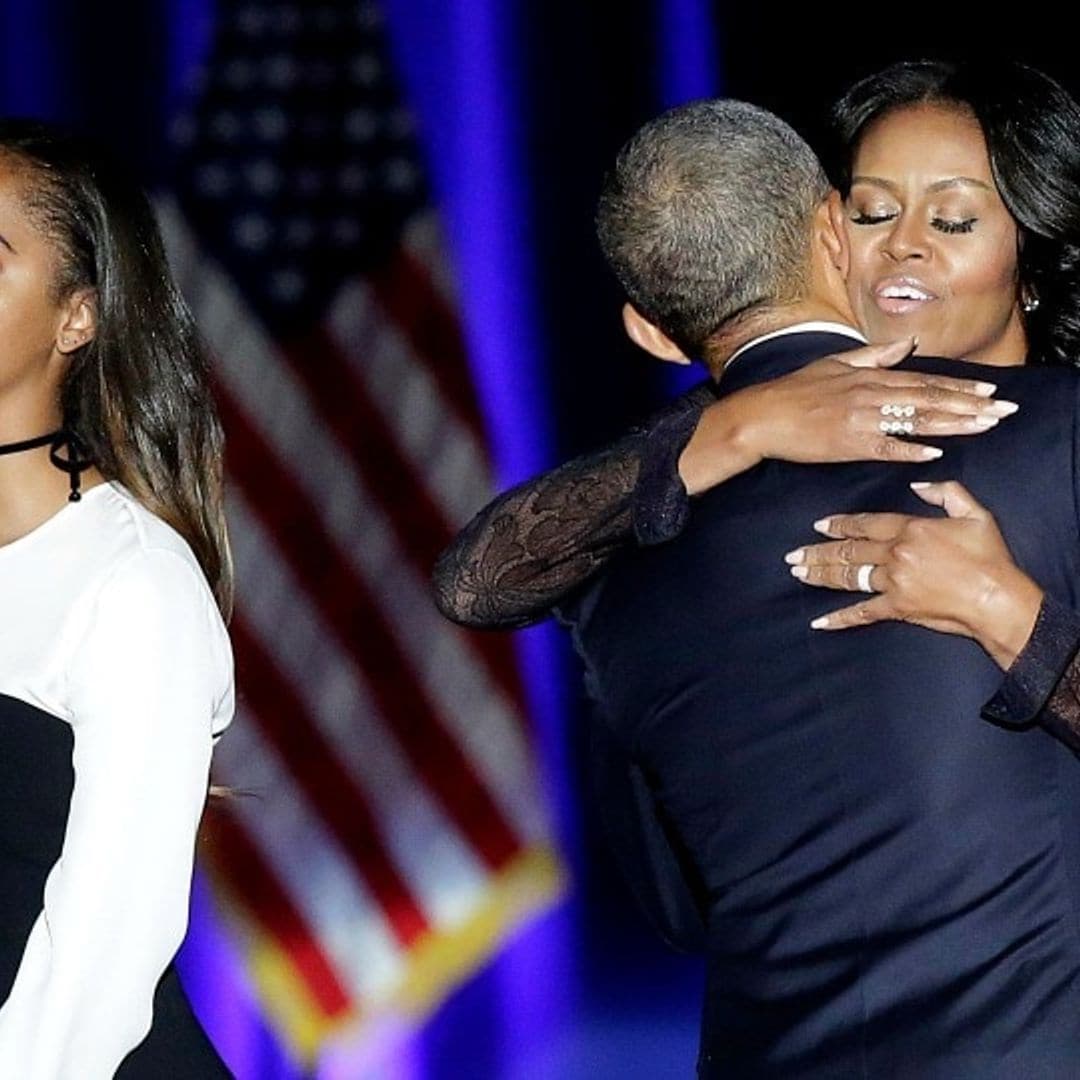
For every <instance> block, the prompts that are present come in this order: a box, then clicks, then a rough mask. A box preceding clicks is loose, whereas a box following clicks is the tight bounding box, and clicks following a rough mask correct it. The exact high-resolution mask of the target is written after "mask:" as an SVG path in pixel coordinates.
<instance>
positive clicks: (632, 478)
mask: <svg viewBox="0 0 1080 1080" xmlns="http://www.w3.org/2000/svg"><path fill="white" fill-rule="evenodd" d="M712 400H714V399H713V393H712V389H711V385H710V384H702V385H701V386H699V387H695V388H694V389H693V390H691V391H689V392H688V393H687V394H684V395H683V396H682V397H680V398H677V399H676V400H675V401H673V402H671V404H670V405H668V406H667V407H666V408H665V409H663V410H662V411H661V412H659V413H657V414H656V415H655V416H654V417H653V418H652V419H651V420H650V421H649V423H648V424H647V425H645V426H644V427H643V428H640V429H637V430H635V431H632V432H631V433H630V434H629V435H627V436H625V437H624V438H622V439H620V440H619V441H618V442H616V443H615V444H614V445H612V446H610V447H608V448H607V449H605V450H601V451H599V452H597V453H594V454H586V455H585V456H583V457H580V458H576V459H575V460H573V461H570V462H568V463H567V464H565V465H562V466H560V467H559V468H557V469H554V470H552V471H551V472H548V473H545V474H544V475H543V476H540V477H537V478H536V479H535V480H530V481H527V482H526V483H524V484H519V485H518V486H517V487H515V488H512V489H511V490H510V491H508V492H506V494H504V495H501V496H499V498H497V499H495V500H494V501H493V502H491V503H489V504H488V505H487V506H486V507H485V508H484V509H483V510H481V511H480V513H479V514H477V515H476V517H475V518H473V520H472V521H471V522H469V524H468V525H467V526H466V527H465V529H464V530H463V531H462V532H461V533H460V535H459V536H458V537H457V539H456V540H455V541H454V542H453V543H452V544H451V545H450V547H448V548H447V549H446V550H445V551H444V552H443V553H442V555H441V556H440V557H439V560H438V562H437V563H436V564H435V569H434V572H433V584H434V588H435V601H436V604H437V605H438V607H439V610H440V611H441V612H442V613H443V614H444V615H445V616H446V617H447V618H449V619H453V620H454V621H455V622H458V623H462V624H463V625H465V626H474V627H489V628H501V629H512V628H515V627H521V626H528V625H529V624H530V623H534V622H537V621H539V620H540V619H543V618H545V617H547V616H548V615H550V614H551V609H552V607H554V606H555V605H556V604H557V603H558V602H559V601H560V600H562V599H565V598H566V597H567V596H568V595H569V594H570V593H571V592H573V591H574V590H575V589H576V588H578V587H579V586H580V585H582V584H583V583H584V582H586V581H587V580H588V579H589V578H590V577H592V575H593V574H595V573H596V572H597V571H598V570H600V569H601V568H602V567H603V566H604V565H605V564H606V563H607V562H608V560H609V559H610V558H611V557H612V555H614V554H615V553H616V552H617V551H619V550H620V549H621V548H623V547H625V546H626V545H627V544H629V543H632V542H634V540H635V539H638V540H639V541H640V542H644V543H659V542H662V541H663V540H666V539H670V538H671V537H673V536H675V535H677V534H678V531H679V530H680V529H681V528H682V524H683V522H684V521H685V517H686V510H687V496H686V490H685V488H684V487H683V485H682V482H681V481H680V479H679V475H678V458H679V455H680V454H681V453H682V449H683V447H684V446H685V445H686V443H687V441H688V440H689V438H690V435H691V434H692V433H693V430H694V428H695V427H696V426H697V422H698V419H699V418H700V416H701V409H702V408H703V407H704V405H705V404H707V403H708V402H709V401H712Z"/></svg>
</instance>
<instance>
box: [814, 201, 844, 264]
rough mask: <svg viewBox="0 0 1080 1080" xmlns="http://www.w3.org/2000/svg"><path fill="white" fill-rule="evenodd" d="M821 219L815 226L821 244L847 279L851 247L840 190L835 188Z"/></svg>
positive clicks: (822, 211) (821, 212)
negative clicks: (849, 245)
mask: <svg viewBox="0 0 1080 1080" xmlns="http://www.w3.org/2000/svg"><path fill="white" fill-rule="evenodd" d="M819 218H820V220H819V221H818V222H816V223H815V227H816V228H817V229H819V230H820V232H819V235H820V237H821V244H822V246H823V247H824V248H825V251H826V253H827V254H828V257H829V262H831V263H832V265H833V267H834V268H835V269H836V270H838V271H839V273H840V275H841V277H843V278H844V280H845V281H846V280H847V276H848V270H849V269H850V268H851V249H850V248H849V247H848V238H847V228H846V220H847V216H846V215H845V213H844V200H843V199H842V198H841V197H840V192H839V191H836V190H835V189H833V190H832V191H830V192H829V197H828V198H827V199H826V200H825V202H824V203H823V204H822V207H821V209H820V210H819Z"/></svg>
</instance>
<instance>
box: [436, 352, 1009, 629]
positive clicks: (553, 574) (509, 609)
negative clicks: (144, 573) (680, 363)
mask: <svg viewBox="0 0 1080 1080" xmlns="http://www.w3.org/2000/svg"><path fill="white" fill-rule="evenodd" d="M909 351H910V342H909V341H903V342H899V343H893V344H891V345H887V346H871V347H867V348H863V349H857V350H854V351H852V352H849V353H844V354H842V355H840V356H837V357H826V358H824V359H822V360H818V361H815V362H814V363H812V364H808V365H807V366H806V367H804V368H802V369H801V370H799V371H797V372H795V373H793V374H791V375H786V376H784V377H783V378H780V379H776V380H775V381H773V382H771V383H762V384H759V385H757V386H751V387H747V388H745V389H743V390H740V391H738V392H736V393H733V394H730V395H728V396H726V397H724V398H722V399H721V400H719V401H717V400H715V398H714V396H713V391H712V387H711V385H710V384H702V385H700V386H698V387H696V388H695V389H694V390H692V391H690V392H689V393H688V394H686V395H684V396H683V397H681V398H679V399H677V400H676V401H674V402H672V403H671V404H670V405H669V406H668V407H667V408H666V409H664V410H663V411H661V412H660V413H658V414H657V415H656V416H655V417H653V419H652V420H651V421H650V422H649V423H648V424H647V425H646V426H645V427H643V428H641V429H639V430H636V431H633V432H631V433H630V434H629V435H627V436H625V437H624V438H623V439H621V440H620V441H619V442H617V443H615V444H614V445H613V446H612V447H610V448H608V449H606V450H602V451H600V452H598V453H596V454H592V455H586V456H585V457H581V458H577V459H576V460H574V461H571V462H569V463H568V464H566V465H563V466H561V467H560V468H558V469H555V470H553V471H552V472H549V473H545V474H544V475H543V476H541V477H539V478H537V479H535V480H531V481H528V482H526V483H524V484H521V485H519V486H518V487H515V488H513V489H512V490H510V491H508V492H507V493H506V494H504V495H502V496H500V497H499V498H497V499H496V500H495V501H494V502H492V503H490V504H489V505H488V506H487V507H485V508H484V509H483V510H481V511H480V513H479V514H478V515H477V516H476V517H475V518H474V519H473V520H472V521H471V522H470V523H469V524H468V525H467V526H466V528H465V529H464V531H463V532H462V533H461V534H460V535H459V536H458V537H457V539H456V540H455V541H454V542H453V543H452V544H451V545H450V547H449V548H447V549H446V551H445V552H443V554H442V555H441V556H440V558H439V561H438V562H437V564H436V566H435V571H434V585H435V598H436V603H437V605H438V607H439V610H440V611H441V612H442V613H443V614H444V615H446V616H447V618H450V619H453V620H454V621H455V622H459V623H462V624H464V625H467V626H476V627H502V628H510V627H518V626H526V625H528V624H529V623H531V622H535V621H537V620H538V619H542V618H545V617H546V616H547V615H548V614H549V613H550V610H551V608H552V607H553V606H554V605H555V604H556V603H558V602H559V601H560V600H561V599H563V598H565V596H566V595H567V594H569V593H570V592H572V591H573V590H574V589H575V588H577V587H578V586H579V585H581V584H583V583H584V582H585V581H586V580H588V578H590V577H591V576H592V575H593V574H594V573H596V571H598V570H599V569H600V568H601V567H603V565H604V564H605V563H606V562H607V561H608V559H610V558H611V557H612V555H614V554H615V553H616V552H617V551H618V550H620V549H621V548H624V547H626V546H627V545H629V544H632V543H635V542H636V543H638V544H657V543H663V542H666V541H667V540H670V539H672V538H674V537H675V536H677V535H678V534H679V533H680V532H681V530H682V527H683V525H684V523H685V520H686V515H687V512H688V509H689V497H690V496H693V495H697V494H700V493H701V492H703V491H706V490H708V489H710V488H712V487H715V486H716V485H718V484H721V483H723V482H724V481H725V480H727V479H730V478H731V477H732V476H735V475H737V474H738V473H741V472H744V471H746V470H747V469H749V468H752V467H753V466H754V465H756V464H757V463H758V462H759V461H761V460H762V459H763V458H766V457H775V458H783V459H785V460H789V461H803V462H810V461H814V462H824V461H862V460H889V461H896V462H918V461H925V460H926V459H927V458H928V457H931V456H937V455H938V454H939V453H940V451H938V450H934V449H933V448H930V447H926V446H923V445H922V444H920V443H918V442H914V441H911V440H901V439H896V438H892V437H890V436H887V435H884V434H882V431H881V429H880V423H881V420H882V415H881V411H880V410H881V406H882V405H883V404H885V403H887V402H890V401H892V400H895V399H898V398H899V399H902V400H903V401H904V402H905V403H909V404H913V405H914V406H916V408H917V409H918V415H917V418H916V432H917V433H919V434H926V435H959V434H977V433H978V432H980V431H985V430H987V429H988V428H989V427H991V426H993V424H995V423H997V421H998V419H999V418H1001V417H1003V416H1006V415H1008V414H1009V411H1010V407H1009V406H1008V405H1007V403H1004V402H995V401H993V400H992V399H991V398H990V396H989V395H990V394H991V393H992V392H993V386H992V385H990V384H986V383H974V382H970V381H967V380H961V379H951V378H946V377H944V376H931V375H923V374H921V373H918V372H902V371H888V370H883V369H884V368H886V367H888V366H891V365H893V364H896V363H898V362H899V361H900V360H901V359H903V357H904V356H905V355H907V353H908V352H909Z"/></svg>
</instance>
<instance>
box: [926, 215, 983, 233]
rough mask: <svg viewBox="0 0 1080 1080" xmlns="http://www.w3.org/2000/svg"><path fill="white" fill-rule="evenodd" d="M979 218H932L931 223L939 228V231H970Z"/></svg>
mask: <svg viewBox="0 0 1080 1080" xmlns="http://www.w3.org/2000/svg"><path fill="white" fill-rule="evenodd" d="M978 220H979V219H978V218H975V217H969V218H960V219H956V218H939V217H936V218H932V219H931V221H930V224H931V225H932V226H933V227H934V228H935V229H937V231H938V232H943V233H948V234H950V235H951V234H952V233H969V232H971V230H972V229H973V228H974V227H975V222H976V221H978Z"/></svg>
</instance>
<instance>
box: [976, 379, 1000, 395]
mask: <svg viewBox="0 0 1080 1080" xmlns="http://www.w3.org/2000/svg"><path fill="white" fill-rule="evenodd" d="M995 390H997V383H992V382H977V383H976V384H975V393H976V394H977V395H978V396H979V397H991V396H992V395H993V393H994V391H995Z"/></svg>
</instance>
